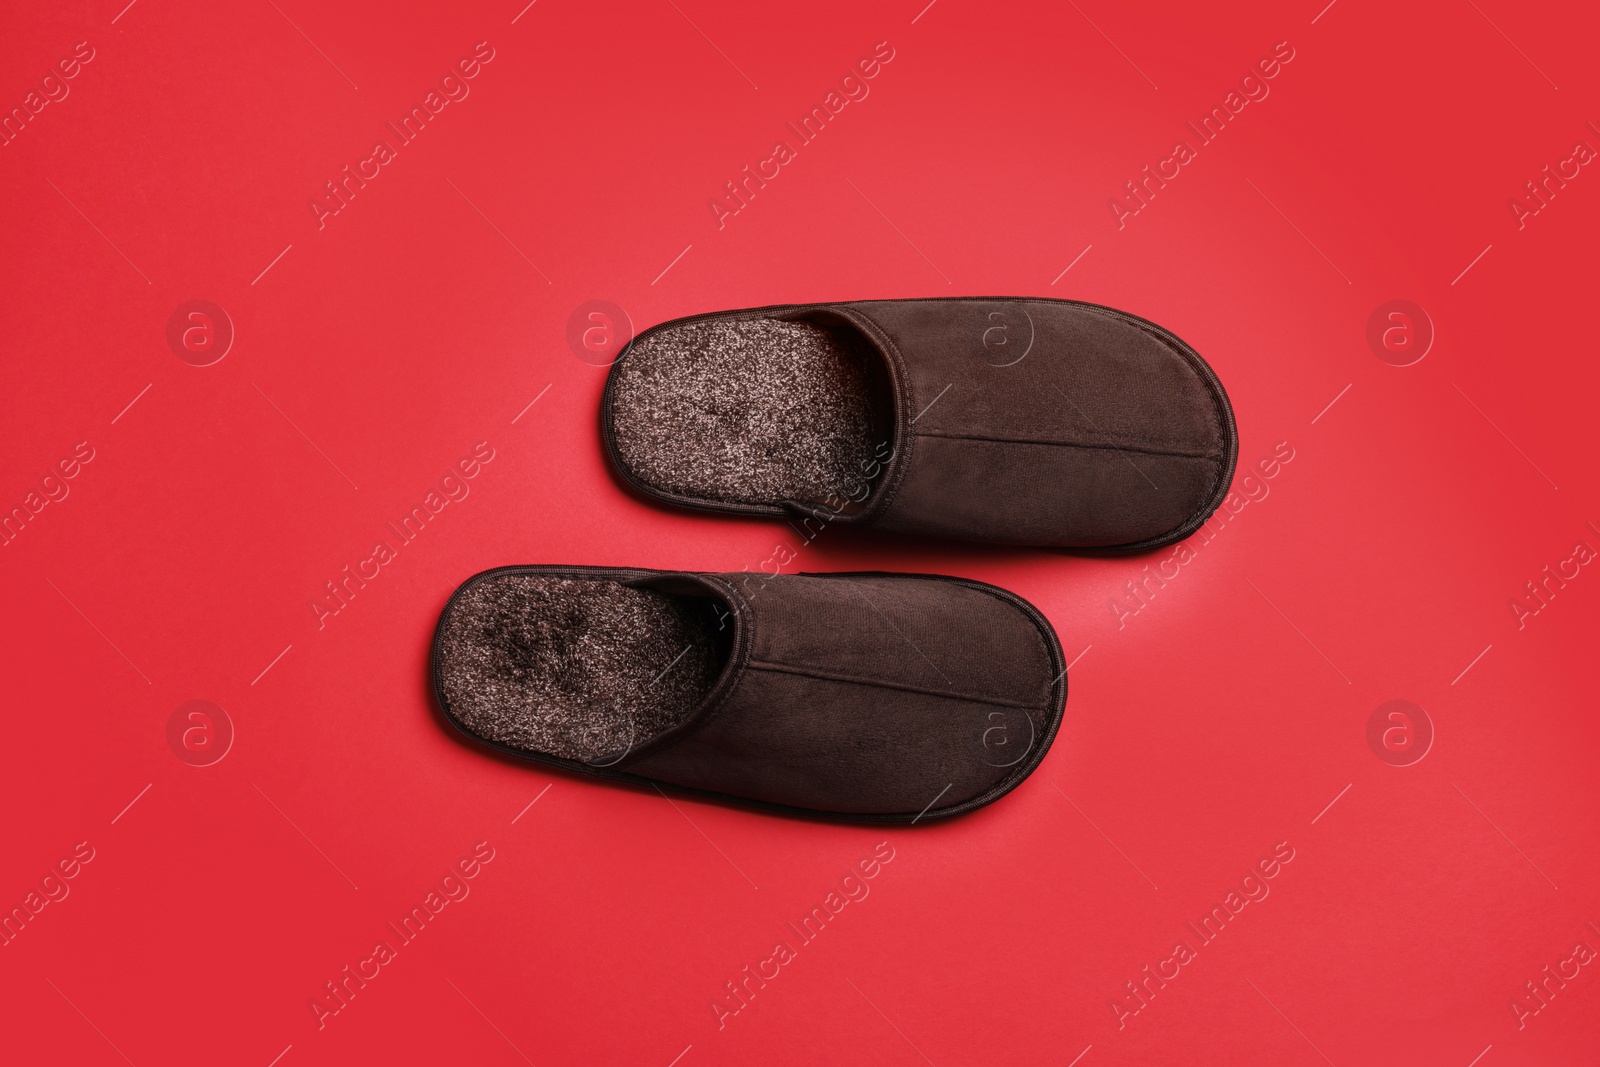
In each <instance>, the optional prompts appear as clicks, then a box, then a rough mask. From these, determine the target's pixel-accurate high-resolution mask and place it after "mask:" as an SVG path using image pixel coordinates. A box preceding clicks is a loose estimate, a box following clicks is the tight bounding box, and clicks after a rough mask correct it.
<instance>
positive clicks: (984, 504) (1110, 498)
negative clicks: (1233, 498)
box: [602, 298, 1238, 550]
mask: <svg viewBox="0 0 1600 1067" xmlns="http://www.w3.org/2000/svg"><path fill="white" fill-rule="evenodd" d="M761 318H766V319H771V320H779V321H784V322H810V323H816V324H819V325H827V326H830V327H832V328H834V329H835V330H846V329H848V330H853V331H855V332H856V333H857V334H858V335H859V336H860V338H861V339H862V340H863V342H865V343H866V344H868V345H870V346H871V348H872V350H873V351H874V352H875V353H876V355H877V356H878V358H879V360H880V361H881V364H882V370H883V372H884V374H885V375H886V377H887V390H886V396H884V398H883V399H882V400H881V401H880V402H879V407H880V408H881V409H883V411H884V415H885V417H886V421H887V422H888V424H889V426H888V433H887V434H885V437H886V439H887V441H888V442H890V443H891V448H890V449H889V452H890V454H889V455H888V456H887V457H886V462H885V463H884V464H883V466H882V471H881V475H880V466H879V464H878V463H877V462H873V463H871V464H869V465H867V466H866V467H865V468H863V469H864V470H866V471H868V472H869V473H870V474H871V475H872V476H873V478H872V479H870V493H869V492H868V491H867V490H866V488H865V487H864V488H863V490H862V492H861V493H859V494H858V495H855V496H852V497H850V499H852V500H856V501H862V500H863V499H864V503H862V504H860V505H859V506H853V507H849V508H845V509H840V508H839V506H838V504H837V503H836V502H829V501H823V500H819V499H817V498H816V497H808V496H805V495H803V494H797V495H796V497H795V498H794V499H792V500H788V501H784V502H783V506H774V505H771V504H762V503H749V502H747V503H744V504H729V503H728V502H727V499H726V497H727V494H723V498H722V499H718V498H717V497H716V496H715V495H712V494H705V493H694V492H687V491H683V490H675V489H670V488H664V487H662V486H659V485H651V484H650V483H649V481H648V480H647V479H644V480H642V479H640V478H639V477H637V474H636V472H635V471H633V470H631V469H630V465H629V463H628V461H627V459H626V457H623V456H621V455H619V453H618V449H617V447H616V442H615V440H614V432H613V426H614V424H615V422H616V420H617V418H618V414H617V411H616V408H617V407H618V406H619V405H621V404H622V403H624V402H625V401H624V398H623V396H622V395H621V392H620V391H619V390H618V389H617V388H616V384H617V383H618V382H619V381H621V380H622V379H623V377H624V376H625V375H626V374H627V373H628V372H627V371H626V370H625V368H626V365H627V362H628V360H629V358H630V355H629V352H626V351H625V352H624V353H623V357H622V359H620V360H619V361H618V364H617V365H616V367H614V368H613V370H612V378H611V382H610V383H609V384H608V388H607V393H606V397H605V400H604V401H603V403H602V434H603V437H604V438H605V444H606V447H607V450H608V452H609V454H610V455H611V458H612V460H613V463H614V465H615V466H616V467H617V469H618V471H619V472H620V473H621V475H622V476H623V478H624V480H626V481H628V482H630V484H632V485H634V487H635V488H637V489H639V490H640V491H641V492H643V493H645V494H646V495H649V496H652V497H654V498H656V499H658V500H663V501H667V502H671V503H675V504H679V505H686V506H690V507H704V508H709V509H711V510H719V511H731V512H742V513H747V514H768V515H777V514H784V513H785V512H786V511H793V510H799V511H802V512H807V511H809V512H812V513H815V514H826V515H827V516H828V517H829V518H837V519H838V521H841V522H845V523H855V524H859V525H863V526H875V527H878V528H880V529H884V530H890V531H895V532H900V533H908V534H931V535H935V536H942V537H952V538H959V539H965V540H973V541H986V542H994V543H1003V544H1025V545H1048V546H1054V547H1063V548H1105V549H1118V550H1136V549H1150V548H1155V547H1159V546H1160V545H1162V544H1167V543H1170V542H1172V541H1175V540H1177V539H1179V538H1182V537H1185V536H1187V535H1188V534H1190V533H1192V532H1193V531H1194V530H1196V529H1198V528H1199V526H1200V525H1201V523H1203V522H1204V521H1205V519H1206V518H1207V517H1208V516H1209V515H1210V514H1211V513H1212V512H1213V511H1215V510H1216V508H1217V506H1218V505H1219V504H1220V503H1221V502H1222V499H1223V497H1224V496H1226V493H1227V489H1228V483H1229V481H1230V479H1231V478H1232V474H1233V467H1234V462H1235V460H1236V458H1237V454H1238V436H1237V432H1236V430H1235V427H1234V421H1233V412H1232V408H1231V407H1230V405H1229V403H1228V398H1227V395H1226V393H1225V392H1224V390H1223V388H1222V385H1221V383H1220V382H1219V381H1218V380H1217V378H1216V375H1215V374H1214V373H1213V372H1212V370H1211V368H1210V367H1209V366H1208V365H1207V364H1206V363H1205V361H1204V360H1202V359H1201V358H1200V356H1199V355H1198V354H1197V353H1195V352H1194V350H1193V349H1191V348H1189V346H1187V345H1185V344H1184V343H1183V342H1182V341H1180V340H1179V339H1178V338H1177V337H1175V336H1173V335H1172V334H1171V333H1169V332H1167V331H1166V330H1163V329H1161V328H1160V327H1158V326H1156V325H1154V324H1153V323H1150V322H1146V321H1145V320H1143V319H1139V318H1137V317H1135V316H1132V315H1128V314H1126V313H1123V312H1120V311H1115V310H1113V309H1110V308H1104V307H1099V306H1097V305H1092V304H1083V303H1078V302H1076V301H1067V300H1043V299H1031V298H998V299H978V298H960V299H931V300H881V301H861V302H855V303H844V304H814V305H794V306H785V307H774V308H759V309H752V310H745V311H732V312H724V313H719V314H717V315H710V316H695V317H693V318H691V319H688V320H675V322H672V323H664V324H662V325H661V326H658V327H653V328H652V329H651V330H647V331H645V332H644V333H643V334H641V335H640V337H639V338H638V339H636V340H635V342H634V344H635V345H641V344H647V343H648V339H649V338H650V337H651V336H652V335H653V334H654V332H655V331H657V330H661V331H670V330H673V329H677V328H679V327H678V324H679V323H684V322H689V323H705V322H708V321H709V322H718V321H722V320H724V319H726V320H736V321H740V322H748V321H750V320H752V319H761ZM874 458H875V460H876V459H884V458H885V457H884V456H881V455H880V456H876V457H874ZM678 462H679V463H681V464H694V463H697V462H702V463H703V462H708V461H707V460H706V459H705V446H704V445H703V444H701V443H698V442H695V441H692V440H687V439H686V440H684V441H682V442H681V450H680V452H679V455H678ZM841 510H842V513H837V512H840V511H841ZM836 513H837V514H836Z"/></svg>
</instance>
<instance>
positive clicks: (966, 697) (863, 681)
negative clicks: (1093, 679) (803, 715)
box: [747, 659, 1048, 711]
mask: <svg viewBox="0 0 1600 1067" xmlns="http://www.w3.org/2000/svg"><path fill="white" fill-rule="evenodd" d="M747 666H748V667H749V669H751V670H756V671H771V672H774V673H777V674H792V675H797V676H799V677H802V678H815V679H818V680H819V681H826V682H843V683H846V684H849V685H867V686H872V687H873V688H875V689H893V690H897V691H899V692H902V693H917V694H920V695H922V696H930V697H942V698H944V699H946V700H960V701H963V702H965V703H968V704H994V705H996V706H998V707H1003V708H1019V709H1021V710H1023V711H1040V710H1045V709H1047V707H1048V701H1046V702H1045V703H1033V704H1029V703H1026V702H1024V701H1020V700H1007V699H1005V698H1004V697H992V696H975V695H973V694H971V693H956V692H951V691H948V690H941V689H933V688H929V687H924V686H918V685H907V684H904V683H901V682H888V681H883V680H880V679H876V678H858V677H856V676H854V675H849V674H839V673H835V672H833V671H820V670H817V669H816V668H814V667H795V666H791V665H789V664H787V663H772V662H769V661H766V660H756V659H752V660H751V661H750V662H749V664H748V665H747Z"/></svg>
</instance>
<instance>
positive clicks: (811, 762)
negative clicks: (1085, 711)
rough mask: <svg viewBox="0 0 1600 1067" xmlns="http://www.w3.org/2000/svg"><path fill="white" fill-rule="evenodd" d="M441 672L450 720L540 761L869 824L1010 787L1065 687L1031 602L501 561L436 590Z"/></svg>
mask: <svg viewBox="0 0 1600 1067" xmlns="http://www.w3.org/2000/svg"><path fill="white" fill-rule="evenodd" d="M433 683H434V692H435V695H436V697H437V699H438V701H439V706H440V708H441V709H442V710H443V711H444V714H445V717H446V718H447V719H448V720H449V721H450V723H451V724H452V725H454V726H455V727H456V728H457V729H459V730H461V731H462V732H463V733H465V734H467V735H468V736H470V737H472V738H475V739H477V740H479V741H482V742H485V743H487V744H489V745H491V746H493V747H495V748H497V749H500V750H502V751H504V752H507V753H510V754H512V755H514V756H518V757H521V758H523V759H527V760H531V761H533V762H535V763H541V764H545V765H547V766H552V767H561V768H565V769H566V770H569V771H576V772H580V773H583V774H589V775H595V776H597V777H601V778H609V779H615V780H619V781H624V782H631V783H633V784H636V785H644V786H661V787H666V788H668V789H672V790H675V791H678V792H682V793H689V794H693V795H698V796H702V797H707V798H710V799H716V800H722V801H730V802H734V803H738V804H743V805H747V806H753V807H757V808H763V809H766V810H773V811H780V812H786V813H791V814H806V815H823V816H827V817H831V818H837V819H844V820H849V821H861V822H918V821H923V820H931V819H938V818H943V817H947V816H951V815H959V814H961V813H963V812H968V811H972V810H973V809H975V808H979V807H982V806H983V805H985V804H988V803H990V802H992V801H994V800H996V799H998V798H999V797H1001V796H1003V795H1004V794H1005V793H1007V792H1009V791H1010V790H1011V789H1013V788H1015V787H1016V786H1017V785H1018V783H1020V782H1021V781H1022V780H1023V779H1024V778H1026V777H1027V776H1028V775H1029V774H1030V773H1032V771H1033V769H1034V768H1035V767H1037V766H1038V765H1039V762H1040V761H1041V760H1042V759H1044V755H1045V752H1046V751H1048V749H1049V748H1050V742H1051V741H1052V740H1053V739H1054V738H1055V735H1056V730H1057V728H1058V727H1059V726H1060V724H1061V716H1062V712H1063V710H1064V708H1065V704H1066V666H1065V663H1064V661H1063V659H1062V656H1061V645H1060V643H1059V642H1058V641H1057V640H1056V635H1055V631H1054V630H1052V629H1051V627H1050V624H1049V622H1047V621H1046V620H1045V618H1044V616H1043V615H1041V614H1040V613H1039V611H1038V610H1037V609H1036V608H1034V607H1033V605H1031V604H1029V603H1028V602H1027V601H1025V600H1023V599H1022V598H1021V597H1019V596H1016V595H1015V594H1013V593H1009V592H1007V591H1005V590H1003V589H998V588H996V587H994V586H992V585H985V584H984V583H982V582H974V581H968V580H966V579H962V578H946V577H941V576H937V575H908V574H881V573H855V574H795V575H778V576H769V575H765V574H750V573H748V572H745V573H740V574H698V573H690V572H685V571H652V570H639V569H632V568H605V567H557V566H537V567H501V568H498V569H496V570H491V571H485V572H484V573H482V574H479V575H477V576H475V577H473V578H470V579H468V580H467V581H466V582H465V583H463V584H462V586H461V587H460V588H459V589H457V590H456V591H455V593H454V594H453V595H452V596H451V598H450V600H449V602H448V603H447V604H446V605H445V608H444V611H443V613H442V614H441V616H440V618H439V627H438V631H437V633H436V634H435V636H434V642H433Z"/></svg>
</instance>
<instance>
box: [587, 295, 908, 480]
mask: <svg viewBox="0 0 1600 1067" xmlns="http://www.w3.org/2000/svg"><path fill="white" fill-rule="evenodd" d="M882 375H883V371H882V369H881V368H880V367H879V366H878V363H877V356H876V354H875V353H873V352H871V351H870V350H869V349H868V347H867V345H866V344H865V342H864V341H863V340H862V339H860V338H856V337H853V336H851V335H850V334H848V333H847V332H842V331H835V330H830V329H827V328H824V327H822V326H818V325H814V324H812V323H806V322H781V321H778V320H775V319H749V320H742V321H719V320H709V321H698V322H686V323H682V324H680V325H677V326H673V327H671V328H669V329H665V330H660V331H658V332H655V333H651V334H649V335H647V336H645V337H643V338H641V339H640V340H639V341H638V342H636V343H635V344H634V346H633V348H632V349H630V350H629V352H628V355H627V357H626V358H625V359H624V360H623V363H622V366H621V368H620V369H619V372H618V375H617V379H616V382H615V391H614V396H613V401H612V425H613V432H614V435H615V440H616V447H617V452H618V455H619V456H620V457H621V459H622V461H623V462H624V463H625V464H626V465H627V467H628V468H629V470H630V471H631V472H632V473H633V475H634V477H636V478H637V479H638V480H639V481H641V482H643V483H645V484H646V485H649V486H651V487H653V488H656V489H659V490H664V491H667V492H672V493H677V494H680V495H684V496H690V497H696V498H699V499H706V500H717V501H723V502H727V503H741V504H780V503H782V502H783V501H785V500H797V501H803V502H810V503H816V502H822V501H827V500H834V499H842V498H845V497H848V496H850V495H851V494H852V493H856V492H858V491H859V487H860V485H861V481H862V471H865V470H867V469H869V468H870V467H872V466H873V464H872V459H873V450H874V443H875V441H876V440H878V439H879V438H881V437H882V435H883V433H884V427H885V424H886V419H885V418H884V417H883V415H882V413H881V412H880V411H879V410H878V409H879V408H884V407H886V406H887V405H885V404H883V403H882V400H881V390H882V386H881V385H880V384H879V379H880V378H881V376H882Z"/></svg>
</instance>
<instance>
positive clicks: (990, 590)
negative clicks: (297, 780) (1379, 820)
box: [433, 298, 1238, 822]
mask: <svg viewBox="0 0 1600 1067" xmlns="http://www.w3.org/2000/svg"><path fill="white" fill-rule="evenodd" d="M600 418H601V436H602V439H603V443H604V447H605V450H606V452H607V454H608V455H609V457H610V459H611V462H612V465H613V467H614V468H615V470H616V471H617V473H618V475H619V477H620V478H621V480H622V481H623V482H624V483H626V484H627V485H628V486H630V487H631V488H633V489H634V490H635V491H637V492H638V493H639V494H641V495H643V496H645V497H647V498H649V499H651V500H654V501H658V502H662V503H667V504H673V505H677V506H681V507H688V508H694V509H698V510H703V511H713V512H719V513H724V514H737V515H760V516H772V517H784V518H788V519H790V520H791V521H795V520H798V521H799V522H802V523H811V524H813V525H815V524H832V523H839V524H841V525H849V526H860V527H868V528H873V529H878V530H883V531H889V532H893V533H899V534H911V535H922V536H934V537H946V538H958V539H962V540H968V541H979V542H986V543H991V544H1008V545H1034V546H1048V547H1054V548H1069V549H1080V550H1089V551H1099V552H1138V551H1144V550H1149V549H1154V548H1159V547H1161V546H1163V545H1167V544H1171V543H1173V542H1175V541H1178V540H1180V539H1182V538H1184V537H1187V536H1188V535H1189V534H1191V533H1193V532H1194V531H1195V530H1197V529H1199V528H1200V526H1201V525H1202V524H1203V523H1204V522H1205V521H1206V519H1207V518H1208V517H1209V516H1210V515H1211V513H1212V512H1213V511H1215V510H1216V508H1217V506H1218V505H1219V504H1220V503H1221V502H1222V499H1223V497H1224V496H1225V495H1226V493H1227V491H1228V486H1229V483H1230V481H1231V479H1232V476H1233V469H1234V463H1235V460H1236V458H1237V455H1238V434H1237V430H1236V428H1235V425H1234V421H1233V412H1232V408H1231V407H1230V405H1229V402H1228V398H1227V395H1226V393H1224V391H1223V388H1222V384H1221V383H1220V382H1219V381H1218V380H1217V376H1216V374H1215V373H1213V371H1212V370H1211V368H1210V367H1209V366H1207V365H1206V363H1205V361H1204V360H1202V359H1201V358H1200V356H1199V354H1198V353H1196V352H1195V351H1194V350H1193V349H1192V348H1190V347H1189V346H1188V345H1186V344H1185V343H1184V342H1183V341H1181V340H1179V339H1178V338H1177V337H1175V336H1174V335H1173V334H1171V333H1169V332H1168V331H1166V330H1164V329H1162V328H1161V327H1159V326H1157V325H1155V324H1154V323H1151V322H1148V321H1146V320H1144V319H1141V318H1138V317H1136V316H1133V315H1129V314H1126V313H1124V312H1121V311H1115V310H1113V309H1111V308H1106V307H1100V306H1097V305H1093V304H1085V303H1079V302H1076V301H1067V300H1044V299H1031V298H999V299H929V300H881V301H860V302H854V303H843V304H808V305H785V306H779V307H769V308H758V309H753V310H746V311H729V312H718V313H714V314H709V315H697V316H692V317H689V318H683V319H675V320H673V321H670V322H666V323H662V324H661V325H658V326H654V327H652V328H650V329H648V330H646V331H644V332H643V333H641V334H639V335H638V336H637V337H636V338H634V339H633V340H632V341H631V342H630V343H629V344H628V346H627V347H626V348H625V349H624V350H623V352H622V354H621V355H620V357H619V358H618V360H617V362H616V363H615V364H614V365H613V366H612V368H611V372H610V376H609V377H608V379H607V382H606V388H605V394H604V397H603V399H602V402H601V416H600ZM433 679H434V688H435V692H436V695H437V698H438V701H439V705H440V707H441V708H442V710H443V711H444V713H445V716H446V717H447V719H448V720H449V721H450V722H451V723H452V724H454V725H455V726H456V727H458V728H459V729H460V730H462V731H463V732H465V733H466V734H468V735H469V736H471V737H474V738H476V739H478V740H480V741H483V742H486V743H488V744H490V745H492V746H494V747H496V748H499V749H501V750H503V751H506V752H509V753H511V754H513V755H516V756H519V757H522V758H524V759H528V760H531V761H533V762H536V763H541V764H545V765H548V766H555V767H561V768H565V769H567V770H571V771H576V772H580V773H584V774H589V775H595V776H599V777H602V778H609V779H614V780H619V781H625V782H631V783H634V784H636V785H645V786H651V785H655V786H660V787H665V788H668V789H672V790H675V791H678V792H685V793H689V794H696V795H701V796H705V797H710V798H714V799H719V800H724V801H733V802H737V803H740V804H744V805H748V806H755V807H758V808H764V809H767V810H775V811H782V812H787V813H793V814H806V815H814V816H815V815H822V816H828V817H833V818H838V819H845V820H851V821H863V822H917V821H922V820H932V819H936V818H941V817H948V816H952V815H959V814H962V813H964V812H967V811H971V810H973V809H975V808H979V807H982V806H983V805H985V804H988V803H990V802H992V801H994V800H996V799H998V798H999V797H1001V796H1003V795H1004V794H1006V793H1007V792H1009V791H1010V790H1011V789H1013V788H1015V787H1016V786H1017V785H1018V784H1019V783H1020V782H1021V781H1022V780H1023V779H1024V778H1026V777H1027V776H1028V775H1029V774H1030V773H1031V772H1032V771H1033V769H1034V768H1035V767H1037V766H1038V765H1039V763H1040V761H1042V760H1043V759H1044V756H1045V753H1046V751H1047V750H1048V749H1049V746H1050V743H1051V741H1052V740H1053V739H1054V737H1055V734H1056V732H1057V730H1058V728H1059V727H1060V724H1061V718H1062V714H1063V712H1064V710H1065V706H1066V664H1065V662H1064V659H1063V656H1062V652H1061V644H1060V642H1059V641H1058V640H1057V638H1056V635H1055V631H1054V630H1053V629H1052V628H1051V626H1050V623H1049V622H1048V621H1047V620H1046V619H1045V617H1044V616H1043V615H1042V614H1040V612H1039V611H1038V609H1036V608H1035V607H1033V605H1031V604H1029V603H1028V602H1027V601H1025V600H1023V599H1022V598H1021V597H1019V596H1017V595H1015V594H1014V593H1010V592H1008V591H1006V590H1004V589H999V588H997V587H995V586H992V585H987V584H985V583H983V582H976V581H969V580H966V579H962V578H952V577H944V576H938V575H915V574H887V573H852V574H795V575H776V576H772V575H767V574H759V575H753V574H750V573H748V572H741V573H736V574H706V573H693V572H686V571H653V570H642V569H636V568H602V567H576V566H522V567H502V568H499V569H496V570H491V571H486V572H484V573H482V574H479V575H476V576H475V577H473V578H471V579H469V580H468V581H467V582H466V583H464V584H463V585H462V586H461V587H460V588H459V589H457V590H456V592H455V594H454V595H453V596H452V597H451V598H450V601H449V603H447V604H446V606H445V608H444V611H443V613H442V615H441V617H440V620H439V626H438V630H437V633H436V635H435V638H434V645H433Z"/></svg>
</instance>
